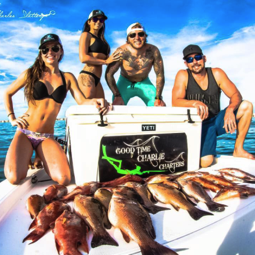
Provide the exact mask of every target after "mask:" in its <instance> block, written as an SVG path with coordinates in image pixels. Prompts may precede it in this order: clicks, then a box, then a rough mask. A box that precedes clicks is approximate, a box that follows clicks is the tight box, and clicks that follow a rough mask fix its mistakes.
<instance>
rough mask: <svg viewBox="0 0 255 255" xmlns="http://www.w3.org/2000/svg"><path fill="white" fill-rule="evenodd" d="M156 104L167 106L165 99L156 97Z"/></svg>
mask: <svg viewBox="0 0 255 255" xmlns="http://www.w3.org/2000/svg"><path fill="white" fill-rule="evenodd" d="M154 106H166V103H165V102H164V101H163V100H160V99H156V100H155V102H154Z"/></svg>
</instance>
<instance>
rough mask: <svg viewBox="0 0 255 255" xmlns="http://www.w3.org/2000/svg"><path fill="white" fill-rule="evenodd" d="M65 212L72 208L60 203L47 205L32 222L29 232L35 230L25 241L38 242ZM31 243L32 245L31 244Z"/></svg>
mask: <svg viewBox="0 0 255 255" xmlns="http://www.w3.org/2000/svg"><path fill="white" fill-rule="evenodd" d="M64 210H69V211H70V210H71V208H70V206H69V205H67V204H65V203H62V202H60V201H54V202H52V203H50V204H48V205H46V206H45V207H44V208H43V209H42V210H41V211H40V212H39V214H38V215H37V216H36V218H35V219H34V220H33V221H32V223H31V225H30V227H29V230H30V229H34V230H33V231H32V232H31V233H29V234H28V235H27V236H26V237H25V238H24V240H23V243H24V242H25V241H27V240H31V241H32V242H31V243H34V242H36V241H38V240H39V239H40V238H41V237H42V236H44V234H45V233H46V232H47V230H48V229H50V227H51V226H52V224H54V222H55V220H56V219H57V218H58V217H59V216H60V215H61V214H62V213H63V211H64ZM31 243H30V244H31Z"/></svg>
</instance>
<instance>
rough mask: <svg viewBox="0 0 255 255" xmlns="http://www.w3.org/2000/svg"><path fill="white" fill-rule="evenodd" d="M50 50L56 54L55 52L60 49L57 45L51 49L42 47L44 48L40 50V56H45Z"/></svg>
mask: <svg viewBox="0 0 255 255" xmlns="http://www.w3.org/2000/svg"><path fill="white" fill-rule="evenodd" d="M50 49H51V50H52V51H54V52H56V53H57V52H59V50H60V47H59V46H58V45H54V46H53V47H44V48H42V49H41V50H42V54H44V55H45V54H47V53H48V52H49V50H50Z"/></svg>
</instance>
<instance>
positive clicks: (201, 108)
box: [193, 101, 209, 120]
mask: <svg viewBox="0 0 255 255" xmlns="http://www.w3.org/2000/svg"><path fill="white" fill-rule="evenodd" d="M193 106H194V107H195V108H197V114H198V115H199V116H200V118H201V120H205V119H207V118H208V116H209V111H208V106H207V105H206V104H204V103H202V102H200V101H196V102H195V103H194V104H193Z"/></svg>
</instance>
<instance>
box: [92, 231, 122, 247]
mask: <svg viewBox="0 0 255 255" xmlns="http://www.w3.org/2000/svg"><path fill="white" fill-rule="evenodd" d="M104 244H108V245H113V246H119V244H118V243H117V242H116V241H115V240H114V239H113V238H112V237H111V236H110V234H109V233H108V232H107V231H106V230H105V229H100V231H97V232H94V233H93V238H92V240H91V247H92V248H95V247H98V246H100V245H104Z"/></svg>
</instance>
